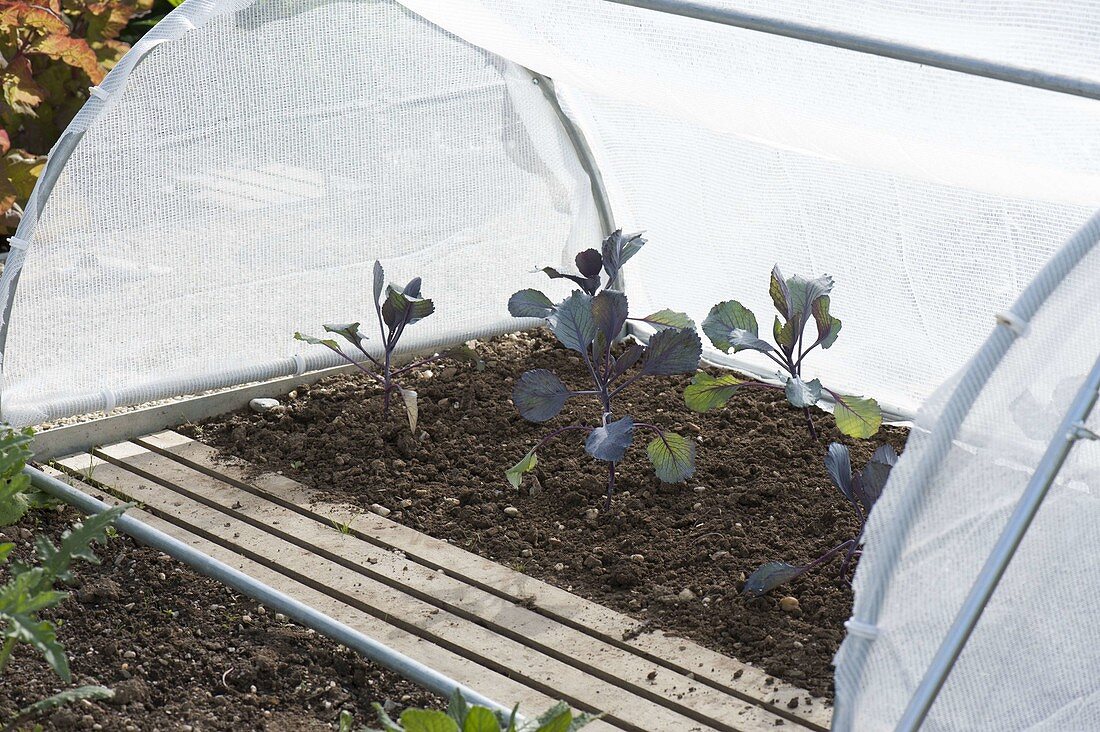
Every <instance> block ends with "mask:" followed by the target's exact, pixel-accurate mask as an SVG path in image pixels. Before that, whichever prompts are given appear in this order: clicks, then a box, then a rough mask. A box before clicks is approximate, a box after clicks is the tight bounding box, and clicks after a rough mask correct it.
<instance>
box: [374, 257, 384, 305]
mask: <svg viewBox="0 0 1100 732" xmlns="http://www.w3.org/2000/svg"><path fill="white" fill-rule="evenodd" d="M385 285H386V272H385V270H383V269H382V263H381V262H379V261H378V260H377V259H376V260H374V303H375V305H377V304H378V301H379V299H380V298H381V297H382V288H383V287H385Z"/></svg>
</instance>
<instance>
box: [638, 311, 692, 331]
mask: <svg viewBox="0 0 1100 732" xmlns="http://www.w3.org/2000/svg"><path fill="white" fill-rule="evenodd" d="M632 320H639V321H641V322H643V323H649V324H650V325H652V326H654V327H655V328H657V329H658V330H661V329H664V328H690V329H694V328H695V321H694V320H692V319H691V318H689V317H688V315H687V313H681V312H677V311H675V310H669V309H668V308H665V309H664V310H658V311H657V312H655V313H650V314H649V315H647V316H645V317H644V318H632Z"/></svg>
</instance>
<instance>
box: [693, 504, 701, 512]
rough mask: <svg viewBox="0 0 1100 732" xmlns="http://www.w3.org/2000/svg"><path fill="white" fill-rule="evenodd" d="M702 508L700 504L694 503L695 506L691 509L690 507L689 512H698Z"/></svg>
mask: <svg viewBox="0 0 1100 732" xmlns="http://www.w3.org/2000/svg"><path fill="white" fill-rule="evenodd" d="M702 507H703V504H702V503H696V504H695V505H694V506H692V507H691V510H692V511H698V510H699V509H701V508H702Z"/></svg>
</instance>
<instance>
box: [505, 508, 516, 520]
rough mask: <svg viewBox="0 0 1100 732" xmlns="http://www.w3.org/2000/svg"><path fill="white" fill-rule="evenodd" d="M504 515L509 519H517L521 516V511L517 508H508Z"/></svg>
mask: <svg viewBox="0 0 1100 732" xmlns="http://www.w3.org/2000/svg"><path fill="white" fill-rule="evenodd" d="M504 515H505V516H507V517H508V518H516V517H518V516H519V509H518V508H516V507H515V506H508V507H507V508H505V509H504Z"/></svg>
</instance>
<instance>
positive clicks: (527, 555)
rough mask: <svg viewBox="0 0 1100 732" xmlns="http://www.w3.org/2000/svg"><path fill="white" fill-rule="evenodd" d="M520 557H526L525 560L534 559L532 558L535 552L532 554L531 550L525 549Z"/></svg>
mask: <svg viewBox="0 0 1100 732" xmlns="http://www.w3.org/2000/svg"><path fill="white" fill-rule="evenodd" d="M519 555H520V556H521V557H524V558H525V559H526V558H528V557H532V556H534V552H532V551H531V550H530V549H524V550H523V551H521V552H520V553H519Z"/></svg>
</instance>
